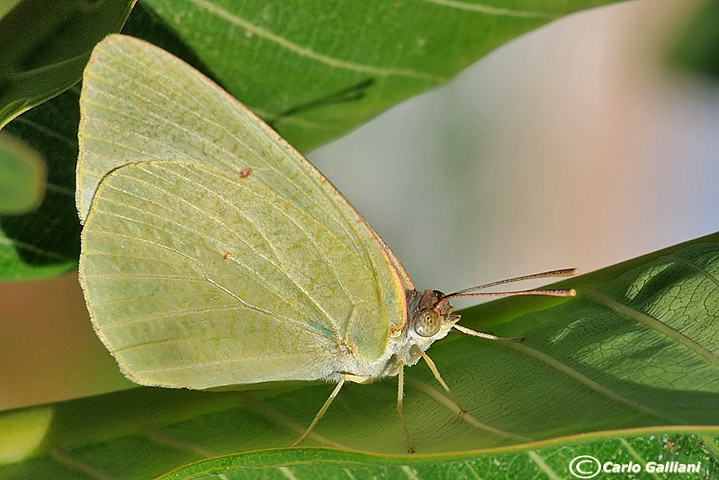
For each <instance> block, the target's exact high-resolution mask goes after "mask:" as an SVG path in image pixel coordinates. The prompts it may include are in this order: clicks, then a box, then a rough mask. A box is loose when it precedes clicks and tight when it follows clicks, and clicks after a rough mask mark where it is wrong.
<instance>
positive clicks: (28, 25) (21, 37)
mask: <svg viewBox="0 0 719 480" xmlns="http://www.w3.org/2000/svg"><path fill="white" fill-rule="evenodd" d="M134 3H135V0H123V1H115V0H100V1H80V2H67V1H65V2H58V1H55V0H23V1H21V2H19V3H18V4H17V5H15V7H14V8H13V9H11V10H10V11H8V12H7V13H6V14H5V15H4V16H3V17H2V18H0V45H2V50H0V128H2V127H3V126H4V125H5V124H7V122H9V121H10V120H11V119H12V118H14V117H15V116H17V115H18V114H20V113H22V112H24V111H25V110H27V109H29V108H31V107H33V106H35V105H38V104H40V103H42V102H43V101H45V100H47V99H49V98H51V97H53V96H55V95H57V94H58V93H60V92H62V91H64V90H66V89H67V88H69V87H71V86H72V85H74V84H75V83H77V82H78V81H79V80H80V76H81V75H82V70H83V68H85V63H87V59H88V58H89V56H90V51H91V50H92V47H93V46H95V44H96V43H97V42H99V41H100V40H102V38H103V37H104V36H105V35H107V34H108V33H110V32H116V31H118V30H119V29H120V28H121V27H122V24H123V23H124V22H125V19H126V18H127V15H128V14H129V13H130V10H131V9H132V5H133V4H134Z"/></svg>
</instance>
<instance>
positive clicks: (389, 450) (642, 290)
mask: <svg viewBox="0 0 719 480" xmlns="http://www.w3.org/2000/svg"><path fill="white" fill-rule="evenodd" d="M560 285H564V286H568V285H571V286H573V287H575V288H576V289H577V290H578V292H579V295H578V296H577V297H575V298H572V299H549V298H527V297H525V298H518V297H514V298H507V299H504V300H500V301H497V302H492V303H488V304H484V305H481V306H478V307H475V308H472V309H470V310H467V311H465V312H464V314H463V319H462V321H461V323H462V324H464V325H467V326H469V327H473V328H477V329H487V328H491V329H492V330H493V331H494V332H495V333H497V334H499V335H502V336H518V335H519V336H523V337H525V341H524V342H521V343H520V342H489V341H482V340H478V339H476V338H471V337H466V336H463V335H459V334H457V335H450V336H449V337H448V338H446V339H444V340H442V341H440V342H438V343H437V344H435V345H433V346H432V348H431V349H430V350H429V354H430V355H431V356H432V358H433V359H434V361H435V363H436V364H437V366H438V368H439V370H440V372H441V373H442V375H443V377H444V379H445V380H446V382H447V383H448V384H449V385H450V387H451V388H452V390H453V392H454V394H455V395H456V397H457V398H458V400H459V401H460V402H461V403H462V405H463V406H464V407H465V408H466V409H467V411H468V413H467V414H464V415H461V416H460V415H458V414H457V409H456V407H455V406H454V404H453V403H452V402H451V401H450V400H449V399H448V398H447V397H446V395H445V394H444V393H443V391H442V389H441V388H439V387H438V386H437V384H436V382H435V380H434V379H433V377H432V374H431V373H430V371H429V369H428V368H427V367H426V366H424V365H420V366H417V367H413V368H411V369H408V370H407V377H408V380H407V385H406V396H405V413H406V417H407V420H408V424H409V429H410V431H411V432H412V435H413V437H414V441H415V445H416V448H417V451H418V454H415V455H413V456H410V457H406V458H405V459H403V460H402V465H408V466H409V468H417V469H422V468H424V467H423V465H425V464H430V463H431V464H432V465H433V466H432V468H439V469H444V470H446V471H452V469H454V468H458V467H457V465H458V464H461V463H462V462H465V461H468V459H469V458H470V457H471V458H476V461H477V462H479V463H477V468H478V469H480V470H482V469H484V468H489V467H486V465H490V463H488V462H489V460H487V459H486V458H485V457H483V455H488V456H490V457H491V458H492V459H493V460H492V462H494V461H495V460H496V461H498V462H500V464H502V465H504V466H505V467H506V469H505V470H503V472H504V473H502V472H498V473H497V474H496V476H495V477H494V478H528V477H527V476H525V475H524V472H531V471H535V472H536V471H537V469H539V470H542V471H544V472H545V474H546V475H547V476H549V477H550V478H561V475H564V474H563V473H562V472H566V470H559V468H561V465H566V464H567V463H566V462H568V460H569V459H571V457H570V456H569V455H574V454H575V453H586V454H597V455H599V454H601V455H605V454H606V456H607V458H608V459H609V457H610V455H618V456H619V457H621V458H626V457H624V455H625V454H627V453H628V454H629V455H631V456H634V458H635V459H636V461H648V460H651V459H652V458H653V457H652V455H654V454H655V453H651V452H656V451H657V448H656V442H654V443H652V445H653V446H651V448H650V447H647V450H643V449H642V448H639V447H637V446H636V443H635V440H634V439H632V438H629V437H633V436H635V435H637V434H639V433H640V432H647V430H641V431H639V430H637V431H631V432H627V431H622V430H623V429H642V428H644V429H646V428H648V427H655V428H654V429H653V430H651V431H652V432H655V433H653V435H655V436H656V435H658V433H656V432H662V431H666V432H669V431H673V432H686V433H692V432H693V433H696V434H701V433H700V432H701V431H704V432H705V434H706V435H709V436H711V437H712V438H709V437H705V438H704V440H702V442H704V444H705V445H704V447H705V448H704V447H702V448H699V446H697V445H696V444H695V443H692V442H693V440H692V441H690V442H689V443H686V444H685V445H686V446H685V450H684V451H683V452H685V453H687V454H691V455H695V454H697V453H696V451H695V450H696V449H697V448H699V449H700V450H702V452H704V453H706V455H708V456H710V457H711V459H713V460H711V459H710V460H709V461H707V463H706V466H707V468H711V469H713V470H708V471H709V472H710V474H711V475H716V474H717V473H716V468H717V463H716V462H717V452H719V445H718V444H717V440H716V436H717V428H716V427H717V425H719V374H718V371H719V343H718V342H717V339H718V338H719V335H718V334H717V333H718V332H719V319H718V318H717V317H718V316H719V234H714V235H710V236H707V237H703V238H700V239H697V240H695V241H693V242H688V243H685V244H681V245H677V246H674V247H671V248H668V249H665V250H662V251H659V252H655V253H652V254H650V255H647V256H644V257H640V258H637V259H634V260H631V261H628V262H625V263H622V264H619V265H616V266H613V267H609V268H607V269H604V270H600V271H597V272H594V273H591V274H588V275H584V276H582V277H578V278H575V279H570V280H567V281H565V282H562V283H561V284H560ZM396 388H397V387H396V383H395V380H394V379H388V380H384V381H381V382H378V383H375V384H372V385H366V386H365V385H349V386H347V387H345V389H343V390H342V392H340V395H339V397H338V398H337V399H336V401H335V403H334V404H333V405H332V406H331V408H330V409H329V411H328V412H327V414H326V416H325V418H324V419H322V421H321V422H320V423H319V425H318V427H317V429H316V431H315V433H314V434H313V435H312V436H311V437H310V439H309V440H308V442H307V445H306V446H311V445H313V444H314V445H317V444H319V445H323V446H328V447H333V448H336V449H340V450H360V451H365V452H372V453H374V454H376V455H379V457H374V458H375V460H376V462H377V464H379V465H383V464H385V463H392V462H394V460H391V459H388V458H387V455H396V454H403V453H404V449H405V441H404V437H403V434H402V430H401V428H400V423H399V420H398V418H397V415H396V413H395V412H394V404H395V401H396V400H395V399H396ZM331 389H332V386H331V385H313V386H306V387H304V388H298V387H296V386H294V387H293V386H287V387H283V388H278V389H266V390H261V391H253V392H246V391H245V392H192V391H187V390H164V389H159V388H147V387H144V388H136V389H131V390H127V391H123V392H118V393H113V394H108V395H103V396H98V397H92V398H87V399H80V400H73V401H69V402H64V403H59V404H55V405H48V406H43V407H35V408H30V409H24V410H16V411H10V412H6V413H5V414H4V415H2V416H0V426H1V427H2V429H3V431H5V432H9V434H6V436H5V440H4V442H0V463H4V464H6V466H5V467H0V477H3V476H5V477H9V478H38V477H45V476H48V474H49V472H52V473H53V475H54V476H55V478H75V477H76V476H78V475H80V474H81V473H82V472H85V473H86V474H87V473H88V472H92V475H94V476H95V477H98V476H102V475H105V476H110V477H118V478H147V477H149V476H152V475H159V474H162V473H164V472H168V471H170V470H171V469H173V468H177V467H180V466H182V465H185V464H187V463H189V462H192V461H196V460H201V459H204V458H211V457H215V456H218V455H224V454H235V453H240V452H247V451H255V450H261V449H267V448H277V447H286V446H288V445H289V444H291V443H292V441H293V440H295V439H296V438H297V436H298V435H299V434H300V432H302V430H303V429H304V427H305V426H306V425H307V424H308V423H309V422H310V420H311V419H312V418H313V416H314V415H315V413H316V411H317V410H318V408H319V406H320V405H321V404H322V402H323V401H324V400H325V399H326V397H327V395H328V394H329V392H330V390H331ZM671 425H685V426H686V425H693V427H683V428H679V429H670V430H667V426H671ZM699 426H703V427H699ZM708 427H715V428H708ZM703 428H708V430H702V429H703ZM588 432H595V433H596V434H597V435H600V436H601V437H603V438H605V440H601V438H599V437H596V438H595V440H596V441H597V442H598V443H597V444H596V445H595V446H592V447H591V448H589V450H587V451H584V450H582V449H581V448H579V447H576V448H575V447H572V448H570V449H569V450H564V449H563V448H564V447H562V446H561V445H559V444H560V443H566V444H567V445H569V444H575V443H577V442H579V441H580V438H585V437H574V438H569V439H566V438H565V439H563V440H562V437H565V436H572V435H581V434H585V433H588ZM651 434H652V433H647V434H646V435H651ZM646 435H645V439H644V440H642V439H638V440H636V442H639V443H641V442H650V441H651V440H652V438H651V437H646ZM701 435H704V434H701ZM612 437H619V438H620V440H618V443H617V441H614V440H611V438H612ZM647 438H648V439H647ZM671 438H673V437H671ZM689 438H693V437H689ZM542 441H545V442H550V443H543V444H536V443H533V442H542ZM650 443H651V442H650ZM627 444H628V445H630V446H631V448H629V447H627ZM666 444H667V443H666V442H665V445H666ZM508 446H515V447H516V450H511V451H506V452H505V453H506V454H507V455H509V456H503V457H501V460H499V457H497V455H499V454H500V451H499V450H497V448H500V447H508ZM617 446H619V447H621V450H622V452H620V453H618V454H617V453H611V452H614V451H615V450H616V449H617ZM567 448H568V447H567ZM513 452H514V453H513ZM433 454H442V457H432V458H427V457H426V456H427V455H433ZM312 455H316V452H315V453H312V452H309V453H308V452H307V451H304V450H298V449H289V450H286V451H285V452H284V453H282V454H281V456H280V458H279V460H277V459H275V460H271V461H270V460H268V462H269V463H270V465H275V466H276V465H277V462H290V463H285V464H283V465H290V464H291V465H295V464H297V463H302V462H304V461H305V460H306V459H307V458H310V457H312ZM329 455H330V456H329V459H330V460H332V461H334V462H335V463H338V464H341V465H344V466H345V467H346V466H347V463H348V462H350V463H351V462H353V460H352V458H351V457H347V456H344V454H341V453H331V454H329ZM512 455H514V456H512ZM495 457H496V458H495ZM527 457H529V459H528V458H527ZM248 458H249V460H248ZM258 458H259V457H238V458H230V459H225V460H221V461H217V462H214V463H211V464H210V467H212V468H215V467H217V466H218V465H224V466H227V467H233V466H235V465H240V466H241V465H246V464H247V463H248V462H256V461H259V460H258ZM364 458H365V459H366V457H364ZM487 458H489V457H487ZM611 458H618V457H615V456H612V457H611ZM691 458H696V457H695V456H692V457H691ZM375 460H373V461H375ZM539 460H541V461H539ZM362 461H364V460H362ZM702 461H704V460H702ZM218 462H220V463H218ZM221 462H225V463H221ZM272 462H274V463H272ZM343 462H344V463H343ZM383 462H384V463H383ZM427 462H429V463H427ZM458 462H459V463H458ZM712 462H714V463H712ZM357 463H362V462H360V461H355V462H354V464H357ZM393 465H395V467H396V463H393ZM472 465H474V463H472ZM483 465H484V466H483ZM542 465H547V466H548V469H549V470H551V471H554V472H559V473H558V475H560V477H557V476H554V477H552V476H551V475H549V473H547V472H546V470H544V468H543V467H542ZM205 466H207V465H205ZM490 466H491V465H490ZM515 467H516V468H517V472H519V473H517V475H519V476H517V475H515V474H514V470H512V469H513V468H515ZM203 468H204V467H203ZM272 468H274V467H272ZM343 468H344V467H343ZM358 468H360V469H361V465H360V467H358ZM387 468H390V467H387ZM392 468H394V467H392ZM393 471H394V470H393ZM507 472H509V473H507ZM352 473H353V474H354V470H352ZM500 473H502V474H501V475H500ZM537 475H538V476H539V477H540V478H542V477H543V474H541V473H537ZM708 475H709V474H708ZM711 475H709V476H708V477H707V478H712V477H711ZM487 477H488V478H492V475H487ZM228 478H230V477H228ZM482 478H484V477H482ZM638 478H641V477H638ZM650 478H651V477H650ZM660 478H661V477H660Z"/></svg>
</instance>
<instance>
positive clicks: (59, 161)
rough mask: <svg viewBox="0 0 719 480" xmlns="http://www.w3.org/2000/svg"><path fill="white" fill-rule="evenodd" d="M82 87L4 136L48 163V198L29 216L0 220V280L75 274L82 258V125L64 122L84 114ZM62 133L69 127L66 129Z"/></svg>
mask: <svg viewBox="0 0 719 480" xmlns="http://www.w3.org/2000/svg"><path fill="white" fill-rule="evenodd" d="M78 97H79V88H73V89H70V90H68V91H66V92H64V93H62V94H60V95H59V96H57V97H56V98H55V99H53V101H52V102H46V103H44V104H42V105H40V106H38V107H36V108H33V109H32V110H30V111H28V112H25V113H24V114H23V115H21V116H20V117H18V118H16V119H15V120H14V121H13V122H11V123H10V124H9V125H8V126H7V127H5V129H3V131H5V132H11V133H12V134H14V135H16V136H18V137H21V138H24V139H25V140H26V142H27V143H28V144H29V145H30V147H31V148H34V149H35V150H37V151H38V152H39V153H40V155H42V157H43V158H45V160H46V161H47V163H48V166H49V167H50V168H49V172H48V179H47V185H46V192H45V197H44V199H43V201H42V204H41V205H40V207H39V208H38V209H37V210H35V211H33V212H29V213H27V214H24V215H4V216H0V280H20V279H33V278H42V277H48V276H55V275H60V274H62V273H65V272H67V271H69V270H72V269H73V268H75V267H76V265H77V257H78V255H79V253H80V222H79V221H78V219H77V212H76V210H75V202H74V194H75V159H76V155H77V133H76V129H77V126H76V125H73V124H67V123H64V122H62V121H61V120H62V119H63V118H65V117H66V116H71V117H72V116H73V115H79V113H78V109H79V107H78ZM60 128H64V130H61V129H60Z"/></svg>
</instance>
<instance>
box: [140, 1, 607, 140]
mask: <svg viewBox="0 0 719 480" xmlns="http://www.w3.org/2000/svg"><path fill="white" fill-rule="evenodd" d="M145 3H146V4H147V5H148V6H150V7H151V8H152V10H153V11H154V12H155V13H156V14H157V15H158V16H159V17H160V18H162V19H163V20H164V22H165V23H166V25H167V26H168V27H169V28H170V29H171V30H172V31H174V32H175V33H176V35H177V36H178V37H179V39H181V41H182V42H183V43H184V44H185V45H187V46H189V47H190V48H191V49H192V51H193V52H194V53H195V54H196V55H197V56H198V57H199V58H200V59H201V61H202V65H203V66H204V68H205V69H207V70H208V71H209V72H210V73H211V76H212V77H213V78H214V79H215V80H217V81H218V83H220V85H222V86H223V87H224V88H225V89H226V90H227V91H229V92H230V93H231V94H232V95H234V96H235V97H237V98H238V99H239V100H240V101H242V102H243V103H245V105H247V106H248V107H249V108H250V109H251V110H253V111H255V112H256V113H257V114H258V115H259V116H261V117H262V118H263V119H264V120H265V121H266V122H268V123H269V124H270V125H271V126H272V127H273V128H274V129H275V130H277V131H278V132H279V133H280V135H282V136H283V137H284V138H285V139H287V140H288V141H289V142H290V143H291V144H292V145H294V146H295V148H297V149H299V150H300V151H306V150H308V149H310V148H312V147H315V146H317V145H318V144H320V143H323V142H326V141H327V140H329V139H331V138H334V137H336V136H338V135H341V134H342V133H345V132H347V131H348V130H351V129H352V128H354V127H356V126H357V125H360V124H361V123H363V122H365V121H367V120H368V119H370V118H372V117H374V116H375V115H377V114H378V113H379V112H381V111H383V110H385V109H387V108H389V107H390V106H392V105H394V104H396V103H398V102H400V101H402V100H404V99H406V98H409V97H411V96H412V95H416V94H418V93H420V92H422V91H425V90H427V89H430V88H432V87H435V86H437V85H441V84H442V83H444V82H446V81H447V80H449V79H450V78H452V77H453V76H455V75H456V74H457V73H459V72H460V71H461V70H463V69H464V68H466V67H467V66H468V65H470V64H472V63H473V62H475V61H476V60H477V59H479V58H481V57H482V56H484V55H486V54H487V53H488V52H490V51H491V50H493V49H495V48H497V47H498V46H500V45H502V44H503V43H506V42H507V41H509V40H511V39H513V38H516V37H518V36H519V35H521V34H523V33H525V32H528V31H530V30H532V29H534V28H537V27H539V26H540V25H543V24H545V23H547V22H549V21H551V20H554V19H556V18H559V17H562V16H564V15H567V14H569V13H572V12H574V11H577V10H580V9H584V8H588V7H593V6H597V5H602V4H607V3H611V1H609V0H604V1H597V0H591V1H586V0H585V1H581V2H577V1H575V2H560V1H556V0H543V1H527V0H514V1H510V2H499V4H500V5H501V6H499V7H492V6H487V5H486V3H487V2H475V1H456V0H423V1H406V0H396V1H387V0H364V1H362V2H355V1H352V0H349V1H348V0H331V1H322V2H319V1H314V2H307V1H305V0H283V1H274V2H229V1H223V0H179V1H178V0H145ZM495 3H496V2H495Z"/></svg>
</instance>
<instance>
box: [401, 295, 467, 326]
mask: <svg viewBox="0 0 719 480" xmlns="http://www.w3.org/2000/svg"><path fill="white" fill-rule="evenodd" d="M444 298H445V295H444V294H443V293H442V292H440V291H439V290H425V291H424V292H423V293H422V296H421V297H420V298H419V302H418V303H417V306H416V307H415V308H414V313H413V315H412V319H411V320H410V324H409V327H410V328H411V329H412V330H413V331H414V333H416V334H417V335H419V336H420V337H434V336H435V335H437V334H438V333H439V332H440V331H444V332H446V331H449V329H450V328H452V325H454V324H455V323H457V321H459V315H453V314H452V305H450V304H449V302H446V301H443V299H444ZM443 327H444V328H443Z"/></svg>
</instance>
